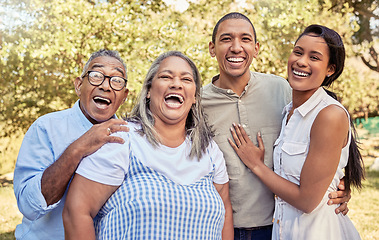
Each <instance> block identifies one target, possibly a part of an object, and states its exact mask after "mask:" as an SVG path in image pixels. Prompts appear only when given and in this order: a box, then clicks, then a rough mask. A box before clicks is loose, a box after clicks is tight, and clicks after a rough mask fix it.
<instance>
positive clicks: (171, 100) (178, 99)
mask: <svg viewBox="0 0 379 240" xmlns="http://www.w3.org/2000/svg"><path fill="white" fill-rule="evenodd" d="M164 101H165V103H166V104H167V105H169V106H171V107H179V106H181V105H182V104H183V102H184V97H183V96H182V95H180V94H176V93H171V94H168V95H166V96H165V98H164Z"/></svg>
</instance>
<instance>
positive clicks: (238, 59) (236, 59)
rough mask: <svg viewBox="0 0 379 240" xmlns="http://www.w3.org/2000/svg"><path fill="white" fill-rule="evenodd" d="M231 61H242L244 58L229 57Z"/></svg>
mask: <svg viewBox="0 0 379 240" xmlns="http://www.w3.org/2000/svg"><path fill="white" fill-rule="evenodd" d="M228 61H229V62H242V61H243V58H228Z"/></svg>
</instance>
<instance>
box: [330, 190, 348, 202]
mask: <svg viewBox="0 0 379 240" xmlns="http://www.w3.org/2000/svg"><path fill="white" fill-rule="evenodd" d="M341 193H342V194H341ZM343 193H345V192H343V191H337V192H331V193H329V198H330V199H329V201H328V205H332V204H340V203H341V204H342V203H345V202H348V201H349V200H350V196H349V195H346V194H343Z"/></svg>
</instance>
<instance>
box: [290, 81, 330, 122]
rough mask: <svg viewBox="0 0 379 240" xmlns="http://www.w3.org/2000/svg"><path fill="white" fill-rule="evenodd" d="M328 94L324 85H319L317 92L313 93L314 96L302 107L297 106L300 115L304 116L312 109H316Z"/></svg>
mask: <svg viewBox="0 0 379 240" xmlns="http://www.w3.org/2000/svg"><path fill="white" fill-rule="evenodd" d="M325 95H327V93H326V92H325V90H324V89H323V88H322V87H319V89H317V91H316V92H314V93H313V94H312V96H311V97H310V98H309V99H308V100H307V101H306V102H305V103H303V104H302V105H301V106H300V107H298V108H297V110H298V111H299V113H300V115H301V116H302V117H304V116H305V115H307V114H308V113H309V112H310V111H311V110H312V109H314V108H315V107H316V106H317V105H318V104H319V103H320V102H321V101H322V99H323V98H324V97H325Z"/></svg>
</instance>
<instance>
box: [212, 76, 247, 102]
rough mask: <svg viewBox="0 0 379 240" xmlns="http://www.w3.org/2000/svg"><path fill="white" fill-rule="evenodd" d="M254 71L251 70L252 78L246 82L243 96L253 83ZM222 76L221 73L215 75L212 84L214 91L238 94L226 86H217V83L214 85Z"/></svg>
mask: <svg viewBox="0 0 379 240" xmlns="http://www.w3.org/2000/svg"><path fill="white" fill-rule="evenodd" d="M253 77H254V76H253V73H252V72H251V71H250V79H249V82H248V83H247V84H246V86H245V88H244V91H243V92H242V94H241V97H242V96H243V95H244V94H245V93H246V91H247V89H248V88H249V87H250V85H251V82H252V78H253ZM219 78H220V74H217V75H216V76H214V77H213V78H212V82H211V86H212V89H213V91H214V92H219V93H223V94H226V95H236V93H235V92H233V90H231V89H224V88H220V87H217V86H216V85H214V82H215V81H216V80H218V79H219Z"/></svg>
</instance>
